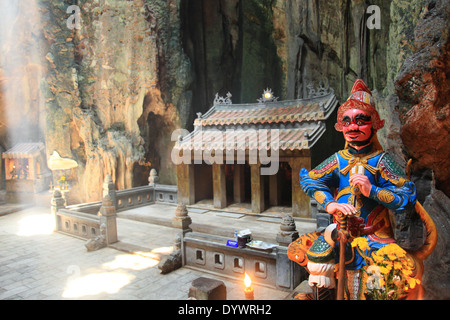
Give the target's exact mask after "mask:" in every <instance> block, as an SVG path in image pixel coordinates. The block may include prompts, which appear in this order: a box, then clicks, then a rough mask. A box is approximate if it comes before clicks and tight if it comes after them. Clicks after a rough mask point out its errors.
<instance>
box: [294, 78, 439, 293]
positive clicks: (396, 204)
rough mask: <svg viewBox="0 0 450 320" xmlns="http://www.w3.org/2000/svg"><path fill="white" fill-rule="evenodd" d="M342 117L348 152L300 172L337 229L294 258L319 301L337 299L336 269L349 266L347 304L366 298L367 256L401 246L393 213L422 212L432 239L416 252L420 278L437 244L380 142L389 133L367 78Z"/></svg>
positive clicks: (299, 246) (305, 243) (299, 245)
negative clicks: (362, 247)
mask: <svg viewBox="0 0 450 320" xmlns="http://www.w3.org/2000/svg"><path fill="white" fill-rule="evenodd" d="M337 117H338V119H337V123H336V125H335V128H336V130H337V131H340V132H342V133H343V134H344V138H345V141H346V144H345V148H344V150H341V151H339V152H337V153H335V154H333V155H332V156H331V157H329V158H328V159H326V160H325V161H324V162H323V163H321V164H320V165H319V166H318V167H316V168H315V169H313V170H311V171H309V172H308V171H307V170H306V169H302V170H301V172H300V184H301V186H302V188H303V190H304V192H305V193H306V194H308V195H309V196H310V197H312V198H314V199H315V200H316V201H317V202H318V203H320V204H321V205H322V206H323V208H325V210H326V211H327V212H328V213H330V214H331V215H332V216H333V222H335V223H333V224H332V225H330V226H328V227H327V228H326V229H325V231H324V232H322V233H320V232H318V231H316V232H313V233H311V234H307V235H303V236H301V237H300V238H299V239H297V240H296V241H294V242H292V243H291V244H290V246H289V250H288V256H289V258H290V259H291V260H293V261H295V262H297V263H299V264H300V265H302V266H304V267H305V268H306V269H307V271H308V272H309V274H310V275H309V285H310V286H312V287H313V289H314V290H315V291H314V292H315V293H316V294H315V298H325V297H328V298H330V297H331V298H334V297H335V296H336V292H335V290H334V288H336V281H335V278H336V277H335V274H336V269H339V268H341V269H343V268H344V265H345V286H344V287H343V288H344V289H342V290H344V292H345V298H347V299H364V298H365V296H364V291H365V289H366V281H365V279H367V273H366V272H363V271H364V268H367V261H366V259H365V258H367V257H370V255H371V254H372V253H373V252H376V251H378V250H380V249H381V248H383V247H384V246H386V245H388V244H391V243H395V239H394V233H393V229H392V224H391V220H390V212H391V213H393V214H394V216H395V213H401V212H403V211H405V210H411V209H414V208H416V211H418V213H419V214H420V216H421V218H422V220H423V221H424V222H425V226H426V228H427V231H430V232H431V237H432V238H433V239H427V241H426V243H425V245H424V246H423V247H422V248H421V249H419V252H420V253H418V254H416V255H414V253H411V254H410V255H411V259H410V260H411V264H412V268H413V270H414V272H416V274H414V275H413V276H417V277H421V275H422V272H423V264H422V261H423V259H424V258H425V257H426V256H427V255H429V254H430V253H431V251H432V250H433V249H434V246H435V244H436V230H435V228H434V224H433V222H432V220H431V219H430V218H429V216H428V215H427V213H426V212H425V211H424V210H423V208H422V207H421V206H420V204H419V203H418V202H417V200H416V189H415V186H414V183H412V182H411V181H409V180H408V179H407V178H406V176H405V173H404V171H403V170H402V169H401V167H400V166H399V165H398V164H397V163H396V162H395V161H394V159H393V158H392V157H391V156H390V155H389V154H388V153H386V152H384V151H383V149H382V147H381V145H380V143H379V142H378V138H377V130H379V129H381V128H382V127H383V125H384V120H381V119H380V116H379V114H378V112H377V110H376V109H375V104H374V101H373V98H372V93H371V92H370V90H369V89H368V88H367V86H366V84H365V83H364V82H363V81H362V80H357V81H356V82H355V84H354V86H353V88H352V91H351V95H350V97H349V98H348V100H347V101H346V102H345V103H344V104H342V105H341V106H340V107H339V109H338V116H337ZM429 236H430V235H429ZM342 237H344V238H345V239H346V245H345V247H346V250H345V251H344V252H343V253H341V257H344V256H345V259H343V260H345V263H344V262H343V261H340V258H339V253H338V252H340V250H339V247H340V243H339V241H338V239H341V240H342ZM355 238H360V239H363V240H364V242H365V245H366V248H367V250H366V251H365V253H364V254H363V252H362V251H361V250H357V249H358V248H357V247H356V248H355V247H353V246H352V245H350V244H351V242H352V240H354V239H355ZM341 243H343V242H341ZM408 261H409V260H408ZM341 271H342V270H341ZM342 274H344V273H342ZM339 280H341V279H338V282H339ZM342 281H344V280H343V279H342ZM418 282H419V281H418ZM343 283H344V282H341V284H343Z"/></svg>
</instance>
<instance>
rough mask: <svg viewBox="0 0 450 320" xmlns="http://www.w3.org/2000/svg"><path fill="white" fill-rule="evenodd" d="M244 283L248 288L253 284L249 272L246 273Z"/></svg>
mask: <svg viewBox="0 0 450 320" xmlns="http://www.w3.org/2000/svg"><path fill="white" fill-rule="evenodd" d="M244 283H245V286H246V287H247V288H249V287H251V285H252V279H250V277H249V276H248V274H247V272H246V273H245V278H244Z"/></svg>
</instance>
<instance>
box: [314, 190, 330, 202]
mask: <svg viewBox="0 0 450 320" xmlns="http://www.w3.org/2000/svg"><path fill="white" fill-rule="evenodd" d="M326 197H327V196H326V195H325V193H323V192H322V191H316V192H314V199H316V200H317V202H319V203H320V204H322V203H323V202H324V201H325V198H326Z"/></svg>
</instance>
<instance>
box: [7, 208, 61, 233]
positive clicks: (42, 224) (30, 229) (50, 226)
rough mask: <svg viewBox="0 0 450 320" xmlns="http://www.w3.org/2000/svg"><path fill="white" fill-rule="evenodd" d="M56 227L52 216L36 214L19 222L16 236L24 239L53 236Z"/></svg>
mask: <svg viewBox="0 0 450 320" xmlns="http://www.w3.org/2000/svg"><path fill="white" fill-rule="evenodd" d="M54 227H55V220H54V218H53V216H52V215H51V214H45V213H42V214H35V215H31V216H27V217H24V218H22V219H20V220H19V221H18V224H17V228H18V230H17V233H16V234H17V235H18V236H23V237H30V236H35V235H44V234H52V233H53V230H54Z"/></svg>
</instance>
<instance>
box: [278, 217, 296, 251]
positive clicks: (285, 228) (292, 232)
mask: <svg viewBox="0 0 450 320" xmlns="http://www.w3.org/2000/svg"><path fill="white" fill-rule="evenodd" d="M298 237H299V234H298V231H297V230H296V227H295V220H294V218H292V217H291V216H290V215H288V214H286V215H285V216H284V217H283V219H282V220H281V225H280V232H278V234H277V238H276V239H277V242H278V243H279V244H280V245H281V246H285V247H287V246H289V244H290V243H291V242H292V241H294V240H296V239H297V238H298Z"/></svg>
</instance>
